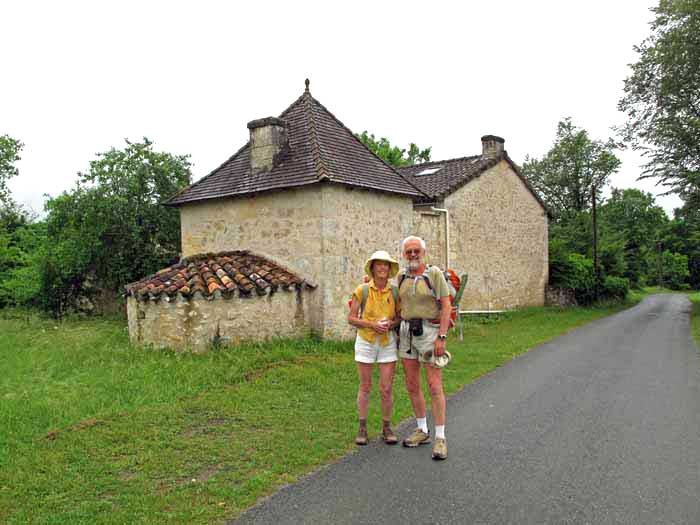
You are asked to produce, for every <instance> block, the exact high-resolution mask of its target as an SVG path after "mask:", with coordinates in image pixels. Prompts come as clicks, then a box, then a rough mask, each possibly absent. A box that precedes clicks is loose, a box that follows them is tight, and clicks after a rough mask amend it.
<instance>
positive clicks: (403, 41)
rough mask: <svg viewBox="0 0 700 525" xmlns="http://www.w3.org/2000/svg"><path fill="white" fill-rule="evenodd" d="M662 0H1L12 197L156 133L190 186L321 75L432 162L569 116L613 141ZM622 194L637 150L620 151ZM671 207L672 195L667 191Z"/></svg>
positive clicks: (40, 190)
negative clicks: (17, 146)
mask: <svg viewBox="0 0 700 525" xmlns="http://www.w3.org/2000/svg"><path fill="white" fill-rule="evenodd" d="M656 4H657V2H656V1H651V0H587V1H586V2H581V1H573V0H572V1H569V0H558V1H534V0H533V1H524V0H520V1H517V0H513V1H508V0H501V1H499V2H484V1H478V2H476V1H465V2H459V3H458V2H437V1H433V2H407V1H404V2H400V3H399V2H379V1H376V0H375V1H374V2H365V1H357V0H355V1H353V2H342V3H341V2H328V1H326V2H317V3H316V2H293V1H287V2H274V1H267V2H245V3H244V2H174V1H167V2H165V1H162V2H160V1H143V0H142V1H138V2H132V1H124V0H120V1H118V2H117V1H99V2H95V1H91V2H71V1H64V2H48V1H46V2H38V1H31V0H23V1H14V2H3V3H2V4H1V6H0V49H1V50H2V61H1V62H0V67H1V69H0V75H1V80H0V134H9V135H11V136H13V137H15V138H17V139H20V140H21V141H22V142H24V144H25V147H24V150H23V152H22V160H21V161H20V163H19V164H18V166H19V169H20V175H19V176H18V177H17V178H16V179H14V180H13V181H12V183H11V185H10V186H11V188H12V190H13V192H14V196H15V198H16V200H18V201H20V202H22V203H25V204H28V205H30V206H32V207H33V209H34V210H35V211H37V212H39V211H41V210H42V207H43V202H44V197H43V195H44V194H49V195H51V196H55V195H58V194H59V193H61V192H62V191H64V190H68V189H70V188H71V187H72V186H73V185H74V183H75V181H76V178H77V177H76V173H77V172H78V171H86V170H87V169H88V164H89V161H90V160H92V159H94V158H95V154H96V153H98V152H104V151H106V150H108V149H110V148H111V147H117V148H121V147H122V146H123V145H124V142H123V140H124V139H125V138H128V139H131V140H140V139H141V138H142V137H144V136H146V137H148V138H150V139H151V140H153V141H154V142H155V144H156V148H157V149H159V150H164V151H168V152H171V153H176V154H190V155H191V157H192V162H193V163H194V168H193V172H194V178H195V180H197V179H199V178H201V177H203V176H204V175H206V174H207V173H209V172H210V171H211V170H212V169H214V168H216V167H217V166H218V165H219V164H221V163H222V162H223V161H224V160H226V159H227V158H228V157H229V156H230V155H231V154H233V153H234V152H235V151H236V150H237V149H238V148H240V147H241V146H242V145H243V144H244V143H245V142H246V141H247V140H248V130H247V128H246V123H247V122H248V121H250V120H253V119H256V118H260V117H266V116H270V115H273V116H276V115H278V114H279V113H281V112H282V111H283V110H284V109H285V108H286V107H287V106H288V105H289V104H290V103H291V102H293V101H294V100H295V99H296V98H297V97H298V96H299V95H300V94H301V93H302V91H303V89H304V79H305V78H307V77H308V78H310V80H311V93H312V94H313V95H314V97H315V98H317V99H318V100H319V101H320V102H321V103H322V104H324V105H325V106H326V107H327V108H328V109H329V110H330V111H331V112H332V113H334V114H335V116H336V117H338V118H339V119H340V120H341V121H342V122H343V123H345V125H347V126H348V127H349V128H350V129H352V130H353V131H356V132H361V131H363V130H368V131H370V132H373V133H375V134H376V135H377V136H385V137H388V138H389V139H390V140H391V141H392V142H393V143H396V144H398V145H401V146H406V145H407V144H408V143H409V142H416V143H417V144H418V145H419V146H421V147H426V146H432V148H433V160H441V159H446V158H453V157H461V156H465V155H474V154H477V153H479V152H480V149H481V144H480V140H479V139H480V137H481V136H482V135H484V134H495V135H499V136H502V137H503V138H505V140H506V143H505V147H506V149H507V150H508V153H509V154H510V156H511V157H512V158H513V160H515V161H516V162H517V163H520V164H522V162H523V160H524V158H525V155H526V154H529V155H531V156H537V157H539V156H541V155H543V154H544V153H546V151H547V150H548V149H549V148H550V147H551V146H552V143H553V140H554V136H555V131H556V125H557V122H558V121H559V120H561V119H562V118H564V117H567V116H570V117H572V119H573V122H574V123H575V124H576V125H577V126H580V127H583V128H585V129H586V130H588V131H589V133H590V134H591V136H592V137H593V138H600V139H604V138H607V137H609V136H611V135H612V133H613V132H612V130H611V127H612V126H614V125H619V124H621V123H622V122H623V115H622V114H621V113H619V112H618V111H617V101H618V100H619V98H620V97H621V96H622V88H623V80H624V78H625V77H626V76H628V74H629V68H628V64H630V63H632V62H635V61H636V59H637V57H636V54H635V53H634V50H633V46H634V45H635V44H638V43H640V42H641V41H642V40H643V39H644V38H645V37H646V36H647V35H648V34H649V26H648V23H649V21H650V20H651V18H652V13H651V12H650V11H649V8H650V7H651V6H652V5H656ZM619 156H620V158H621V159H622V161H623V167H622V169H621V170H620V172H619V173H618V174H616V175H614V176H613V178H612V185H613V186H615V187H619V188H627V187H639V188H642V189H644V190H645V191H650V192H652V193H654V194H658V193H661V192H662V191H663V189H662V188H660V187H656V186H655V185H654V183H653V182H650V181H645V182H638V181H637V180H636V178H637V176H638V175H639V172H640V165H641V163H642V160H641V158H640V157H639V156H638V155H637V154H636V153H634V152H630V151H627V152H622V153H620V155H619ZM657 202H658V203H659V204H661V205H663V206H664V208H665V209H666V210H667V212H669V213H670V212H671V211H672V209H673V207H675V206H679V205H680V200H679V199H677V198H675V197H666V198H658V199H657Z"/></svg>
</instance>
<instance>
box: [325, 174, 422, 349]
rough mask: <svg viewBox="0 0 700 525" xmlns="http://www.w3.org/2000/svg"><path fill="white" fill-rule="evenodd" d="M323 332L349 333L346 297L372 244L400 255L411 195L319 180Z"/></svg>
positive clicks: (331, 334) (357, 281)
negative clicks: (321, 195) (321, 187)
mask: <svg viewBox="0 0 700 525" xmlns="http://www.w3.org/2000/svg"><path fill="white" fill-rule="evenodd" d="M323 210H324V212H323V221H322V231H323V254H324V259H323V260H324V267H323V272H322V274H321V275H320V276H317V277H316V278H317V279H319V280H321V281H322V293H323V303H324V330H323V335H324V336H326V337H334V338H337V337H339V338H344V339H346V338H351V337H354V336H355V329H354V328H352V327H351V326H350V325H348V323H347V316H348V300H349V299H350V296H351V295H352V292H353V291H354V290H355V288H356V287H357V285H358V284H360V283H361V282H362V277H363V276H364V265H365V261H366V260H367V259H368V258H369V256H370V255H371V254H372V253H373V252H374V251H376V250H386V251H388V252H389V253H390V254H391V255H392V256H394V257H398V255H399V243H400V242H401V241H402V240H403V239H404V238H405V237H406V236H408V235H409V234H410V233H411V229H412V223H413V220H412V215H413V211H412V210H413V203H412V201H411V199H410V198H409V197H402V196H400V195H392V194H386V193H377V192H373V191H365V190H359V189H353V188H350V187H347V186H339V185H330V184H327V185H324V186H323Z"/></svg>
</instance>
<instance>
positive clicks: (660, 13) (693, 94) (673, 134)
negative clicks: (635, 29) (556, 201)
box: [619, 0, 700, 199]
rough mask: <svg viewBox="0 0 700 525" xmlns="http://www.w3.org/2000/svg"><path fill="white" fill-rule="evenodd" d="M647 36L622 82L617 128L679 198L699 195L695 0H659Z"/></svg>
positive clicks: (699, 34) (699, 17)
mask: <svg viewBox="0 0 700 525" xmlns="http://www.w3.org/2000/svg"><path fill="white" fill-rule="evenodd" d="M652 11H653V12H654V13H655V15H656V17H655V18H654V20H653V21H652V22H651V35H650V36H649V37H647V38H646V39H645V40H644V41H643V42H642V43H641V44H640V45H639V46H636V47H635V50H636V51H637V52H638V53H639V60H638V61H637V62H636V63H635V64H633V65H632V75H631V76H629V77H628V78H627V79H626V80H625V87H624V93H625V94H624V96H623V97H622V99H621V100H620V102H619V108H620V110H622V111H624V112H625V113H626V115H627V118H628V120H627V124H626V126H625V127H624V128H623V129H622V130H621V131H622V134H623V136H624V139H625V140H626V141H628V142H630V143H631V144H632V147H633V148H635V149H637V150H641V151H642V152H643V154H644V155H646V157H647V159H648V162H647V164H646V167H645V171H644V173H643V175H642V177H658V178H659V180H660V182H661V183H662V184H664V185H666V186H668V187H669V191H672V192H676V193H679V194H680V195H681V196H682V197H683V198H684V199H689V198H691V197H692V196H693V195H695V198H697V196H698V194H700V0H660V1H659V5H658V7H655V8H653V9H652Z"/></svg>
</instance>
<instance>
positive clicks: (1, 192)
mask: <svg viewBox="0 0 700 525" xmlns="http://www.w3.org/2000/svg"><path fill="white" fill-rule="evenodd" d="M23 147H24V144H22V143H21V142H20V141H18V140H16V139H13V138H12V137H10V136H9V135H0V205H5V206H6V205H9V204H10V203H11V199H10V190H9V189H8V187H7V181H9V180H10V179H11V178H12V177H14V176H15V175H17V167H16V166H15V162H17V161H18V160H20V156H19V152H20V151H21V150H22V148H23Z"/></svg>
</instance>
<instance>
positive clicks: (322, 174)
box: [302, 91, 331, 181]
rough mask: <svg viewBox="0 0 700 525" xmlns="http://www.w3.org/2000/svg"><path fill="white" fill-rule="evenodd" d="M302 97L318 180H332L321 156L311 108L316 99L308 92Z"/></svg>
mask: <svg viewBox="0 0 700 525" xmlns="http://www.w3.org/2000/svg"><path fill="white" fill-rule="evenodd" d="M302 97H303V98H304V110H305V111H306V117H307V119H308V129H309V136H310V137H309V140H310V142H311V144H310V145H311V156H312V157H313V160H314V167H315V168H316V174H317V175H318V180H319V181H322V180H330V178H331V177H330V175H329V173H328V168H327V167H326V164H325V162H323V156H322V155H321V147H320V145H319V143H318V134H317V132H316V119H314V115H313V110H312V108H311V101H312V100H315V99H314V98H313V97H312V96H311V93H309V92H308V91H305V92H304V94H303V95H302Z"/></svg>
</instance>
